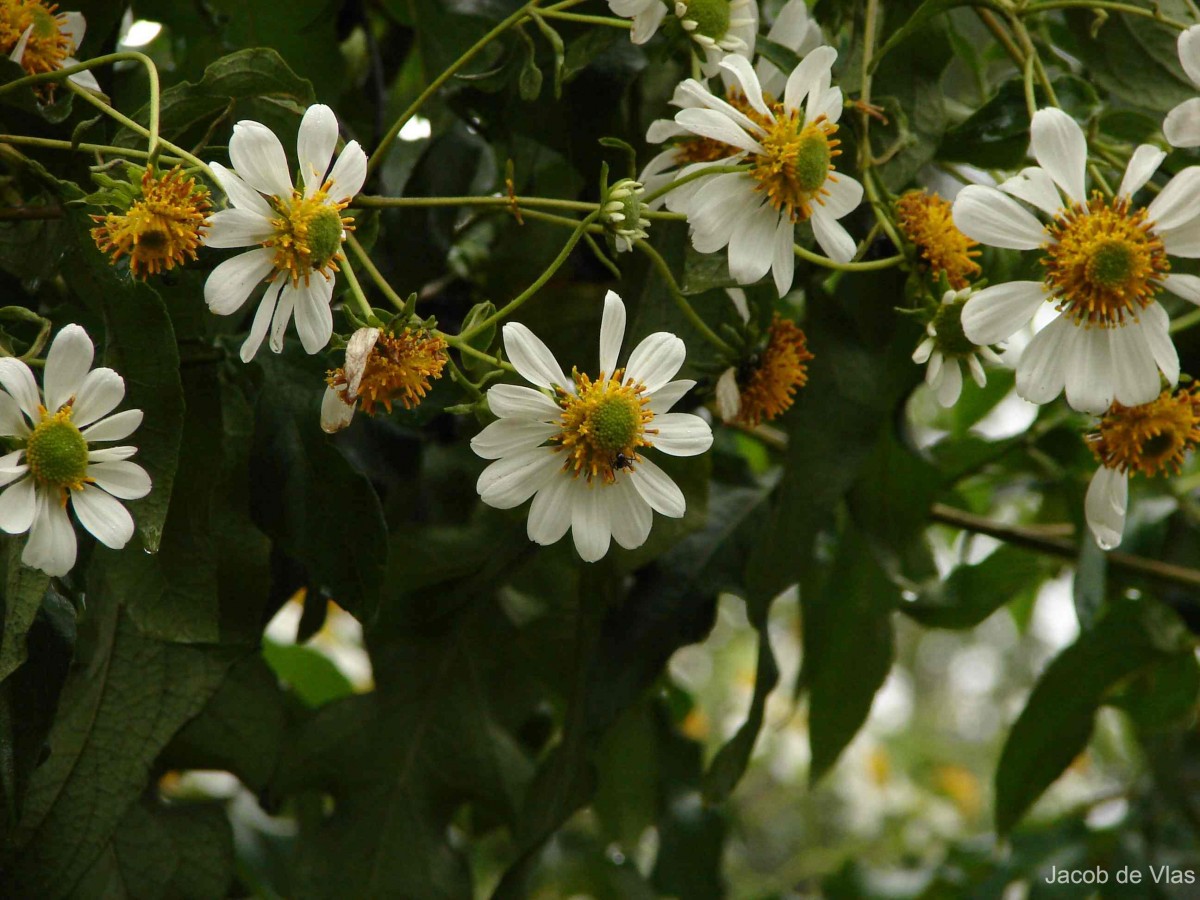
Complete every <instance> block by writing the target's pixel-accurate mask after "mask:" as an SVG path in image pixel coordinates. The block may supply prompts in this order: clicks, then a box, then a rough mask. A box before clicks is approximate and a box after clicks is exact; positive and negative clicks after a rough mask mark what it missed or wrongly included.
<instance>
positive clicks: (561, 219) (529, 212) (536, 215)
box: [521, 209, 604, 234]
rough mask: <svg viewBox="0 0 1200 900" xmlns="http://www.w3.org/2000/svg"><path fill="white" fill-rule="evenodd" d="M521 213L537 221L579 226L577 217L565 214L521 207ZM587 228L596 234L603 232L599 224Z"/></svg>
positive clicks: (570, 226) (571, 226) (572, 226)
mask: <svg viewBox="0 0 1200 900" xmlns="http://www.w3.org/2000/svg"><path fill="white" fill-rule="evenodd" d="M521 215H522V216H523V217H525V218H529V219H533V220H535V221H538V222H549V223H551V224H552V225H565V226H566V227H567V228H577V227H578V226H579V220H578V219H570V218H568V217H566V216H556V215H554V214H553V213H544V212H539V211H538V210H536V209H522V210H521ZM587 230H588V231H591V232H594V233H596V234H603V233H604V227H603V226H601V225H595V224H593V225H589V226H588V228H587Z"/></svg>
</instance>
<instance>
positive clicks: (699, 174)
mask: <svg viewBox="0 0 1200 900" xmlns="http://www.w3.org/2000/svg"><path fill="white" fill-rule="evenodd" d="M749 169H750V166H748V165H745V166H709V167H708V168H704V169H700V170H698V171H696V172H692V173H691V174H690V175H684V176H683V177H682V178H676V179H675V180H674V181H672V182H670V183H668V184H664V185H663V186H662V187H660V188H659V189H658V190H657V191H653V192H651V193H649V194H647V195H646V196H645V197H643V198H642V202H643V203H650V202H651V201H653V200H657V199H658V198H659V197H661V196H663V195H664V194H669V193H670V192H671V191H673V190H675V188H677V187H682V186H683V185H685V184H687V183H688V182H689V181H695V180H696V179H697V178H704V177H706V176H708V175H728V174H732V173H734V172H746V171H748V170H749Z"/></svg>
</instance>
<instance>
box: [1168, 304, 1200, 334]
mask: <svg viewBox="0 0 1200 900" xmlns="http://www.w3.org/2000/svg"><path fill="white" fill-rule="evenodd" d="M1198 324H1200V309H1193V310H1192V311H1191V312H1190V313H1187V314H1185V315H1182V316H1180V317H1179V318H1178V319H1176V320H1175V321H1174V322H1172V323H1171V328H1170V332H1171V334H1179V332H1181V331H1187V330H1188V329H1189V328H1191V327H1192V326H1193V325H1198Z"/></svg>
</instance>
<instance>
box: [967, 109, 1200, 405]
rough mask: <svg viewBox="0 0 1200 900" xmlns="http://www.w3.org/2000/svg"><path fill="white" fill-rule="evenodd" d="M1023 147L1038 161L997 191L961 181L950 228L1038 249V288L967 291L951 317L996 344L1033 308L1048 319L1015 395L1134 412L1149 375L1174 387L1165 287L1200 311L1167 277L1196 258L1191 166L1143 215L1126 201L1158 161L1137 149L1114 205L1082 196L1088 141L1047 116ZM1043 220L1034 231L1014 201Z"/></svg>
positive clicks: (1196, 291)
mask: <svg viewBox="0 0 1200 900" xmlns="http://www.w3.org/2000/svg"><path fill="white" fill-rule="evenodd" d="M1030 146H1031V151H1032V153H1033V156H1034V158H1035V159H1036V160H1037V161H1038V165H1037V166H1034V167H1030V168H1027V169H1025V170H1023V171H1022V172H1021V173H1020V174H1019V175H1017V176H1016V177H1014V178H1010V179H1009V180H1008V181H1006V182H1004V183H1003V184H1001V185H1000V187H999V189H996V188H991V187H985V186H982V185H968V186H967V187H965V188H963V189H962V191H961V192H960V193H959V195H958V197H957V198H956V199H955V201H954V223H955V225H956V226H957V227H958V229H959V230H960V231H962V232H963V233H964V234H966V235H967V236H968V237H971V238H973V239H975V240H977V241H979V242H980V243H983V244H990V245H991V246H993V247H1003V248H1007V249H1010V250H1040V251H1041V252H1042V265H1043V266H1044V267H1045V275H1044V277H1043V279H1042V280H1041V281H1014V282H1009V283H1006V284H997V285H992V286H990V287H986V288H984V289H983V290H981V291H979V292H978V293H976V294H975V295H974V296H973V297H972V298H971V299H970V300H969V301H968V302H967V305H966V308H965V309H964V310H963V314H962V324H963V332H964V333H965V334H966V336H967V338H968V339H969V340H970V341H971V342H972V343H975V344H978V345H980V346H983V345H987V344H996V343H999V342H1001V341H1004V340H1006V339H1007V338H1009V337H1010V336H1011V335H1013V334H1015V333H1016V332H1017V331H1019V330H1020V329H1022V328H1023V327H1024V326H1025V325H1027V324H1028V323H1029V322H1030V321H1032V319H1033V317H1034V315H1035V314H1036V313H1037V312H1038V310H1039V309H1040V308H1041V306H1042V304H1043V303H1047V302H1049V303H1052V304H1054V305H1055V308H1056V309H1057V310H1058V311H1059V315H1058V317H1057V318H1055V319H1054V320H1053V321H1052V322H1051V323H1050V324H1049V325H1047V326H1046V327H1045V328H1043V329H1042V330H1041V331H1039V332H1038V333H1037V334H1036V335H1035V336H1034V338H1033V340H1032V341H1030V343H1029V346H1028V347H1026V348H1025V351H1024V352H1023V353H1022V355H1021V359H1020V361H1019V362H1018V364H1017V393H1019V394H1020V395H1021V396H1022V397H1024V398H1025V399H1026V400H1030V401H1032V402H1034V403H1048V402H1049V401H1051V400H1053V399H1054V398H1055V397H1057V396H1058V395H1059V393H1061V392H1062V391H1063V390H1064V388H1065V390H1066V395H1067V402H1068V403H1070V404H1071V406H1072V407H1074V408H1075V409H1078V410H1082V411H1084V412H1092V413H1097V414H1098V413H1102V412H1104V411H1105V410H1106V409H1108V407H1109V405H1110V404H1111V403H1112V402H1113V401H1114V400H1117V401H1118V402H1120V403H1123V404H1125V405H1126V406H1136V405H1138V404H1139V403H1146V402H1148V401H1150V400H1153V399H1154V398H1155V397H1156V396H1157V395H1158V392H1159V387H1160V385H1159V372H1160V371H1161V372H1162V374H1163V375H1164V376H1166V379H1167V381H1168V382H1170V383H1172V384H1174V383H1175V381H1176V380H1177V379H1178V378H1179V356H1178V354H1177V353H1176V351H1175V345H1174V344H1173V343H1172V342H1171V337H1170V334H1169V333H1168V324H1169V322H1168V318H1167V313H1166V310H1164V309H1163V308H1162V306H1161V305H1159V303H1158V301H1157V300H1156V299H1155V298H1156V297H1157V295H1158V292H1159V291H1160V290H1161V289H1163V288H1165V289H1166V290H1168V291H1170V292H1171V293H1173V294H1177V295H1178V296H1180V297H1183V298H1185V299H1187V300H1190V301H1192V302H1193V303H1200V278H1198V277H1196V276H1194V275H1184V274H1179V273H1173V272H1171V271H1170V269H1171V263H1170V259H1169V257H1170V256H1181V257H1188V258H1195V257H1200V166H1192V167H1190V168H1187V169H1184V170H1183V171H1182V172H1180V173H1179V174H1178V175H1176V176H1175V177H1174V178H1172V179H1171V181H1170V182H1168V183H1167V185H1166V186H1165V187H1163V189H1162V191H1161V192H1160V193H1159V195H1158V196H1157V197H1155V198H1154V200H1153V201H1151V203H1150V204H1149V205H1148V206H1146V207H1139V206H1136V205H1135V204H1134V203H1133V196H1134V194H1136V193H1137V191H1138V190H1139V189H1141V188H1142V187H1143V186H1144V185H1145V184H1146V182H1147V181H1149V180H1150V178H1151V176H1153V175H1154V173H1155V171H1156V170H1157V169H1158V166H1159V164H1160V163H1161V162H1162V160H1163V158H1164V157H1165V155H1166V154H1164V153H1163V152H1162V151H1161V150H1159V149H1157V148H1155V147H1151V146H1149V145H1147V144H1143V145H1142V146H1140V147H1138V148H1137V150H1136V151H1135V152H1134V154H1133V156H1132V158H1131V159H1130V161H1129V166H1128V167H1127V168H1126V170H1125V176H1124V178H1123V179H1122V181H1121V185H1120V187H1119V189H1118V190H1117V194H1116V196H1115V197H1113V198H1111V199H1108V198H1105V197H1104V196H1102V195H1101V194H1100V193H1099V192H1098V191H1093V192H1092V194H1091V196H1090V197H1089V195H1088V194H1087V192H1086V189H1085V184H1086V169H1087V140H1086V138H1085V137H1084V134H1083V129H1081V128H1080V127H1079V125H1078V124H1076V122H1075V121H1074V120H1073V119H1072V118H1071V117H1070V116H1068V115H1067V114H1066V113H1064V112H1062V111H1061V110H1058V109H1043V110H1039V111H1038V112H1037V113H1036V114H1035V115H1034V117H1033V124H1032V139H1031V145H1030ZM1014 197H1016V198H1019V199H1020V200H1023V201H1025V202H1026V203H1028V204H1029V205H1030V206H1032V207H1034V208H1035V209H1037V210H1039V211H1040V212H1042V213H1043V214H1044V215H1045V216H1046V217H1047V218H1048V219H1049V221H1048V222H1047V223H1046V224H1043V223H1042V222H1041V221H1039V220H1038V219H1037V218H1036V217H1035V216H1034V215H1033V214H1032V213H1030V212H1029V211H1028V210H1027V209H1026V208H1025V207H1024V206H1022V205H1021V204H1020V203H1018V202H1017V201H1016V200H1014V199H1013V198H1014Z"/></svg>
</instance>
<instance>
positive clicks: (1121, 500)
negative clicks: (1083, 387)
mask: <svg viewBox="0 0 1200 900" xmlns="http://www.w3.org/2000/svg"><path fill="white" fill-rule="evenodd" d="M1087 442H1088V445H1089V446H1090V447H1091V449H1092V453H1093V454H1095V456H1096V459H1097V460H1098V461H1099V463H1100V467H1099V468H1098V469H1097V470H1096V474H1095V475H1094V476H1093V477H1092V481H1091V484H1090V485H1089V486H1088V491H1087V499H1086V501H1085V503H1084V512H1085V514H1086V516H1087V522H1088V527H1089V528H1090V529H1091V530H1092V535H1093V536H1094V537H1095V538H1096V543H1097V544H1099V545H1100V547H1101V548H1102V549H1104V550H1111V549H1112V548H1113V547H1116V546H1117V545H1118V544H1120V543H1121V535H1122V533H1123V532H1124V530H1125V511H1126V507H1127V506H1128V502H1129V475H1130V474H1131V473H1133V472H1140V473H1142V474H1143V475H1146V476H1148V477H1153V476H1155V475H1161V474H1164V473H1166V471H1167V470H1168V469H1170V470H1172V471H1174V472H1178V471H1179V468H1180V466H1182V465H1183V460H1184V457H1185V456H1186V455H1187V454H1188V453H1189V452H1190V451H1191V450H1193V449H1195V447H1196V445H1197V444H1198V443H1200V388H1197V387H1195V386H1193V387H1191V388H1186V389H1180V390H1178V391H1175V392H1174V393H1172V392H1171V391H1169V390H1168V391H1163V392H1162V393H1161V394H1159V396H1158V397H1157V398H1156V399H1154V400H1152V401H1151V402H1149V403H1143V404H1141V405H1139V406H1122V405H1121V404H1120V403H1114V404H1113V405H1112V407H1111V408H1110V409H1109V410H1108V412H1106V413H1105V414H1104V416H1103V417H1102V418H1101V419H1100V422H1099V424H1098V425H1097V427H1096V430H1095V431H1093V432H1091V433H1090V434H1088V436H1087Z"/></svg>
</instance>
